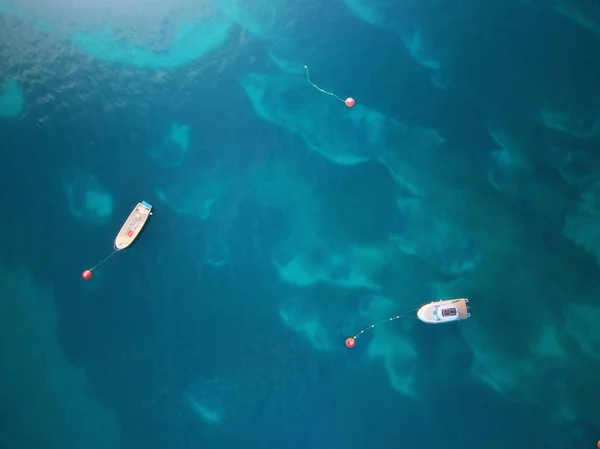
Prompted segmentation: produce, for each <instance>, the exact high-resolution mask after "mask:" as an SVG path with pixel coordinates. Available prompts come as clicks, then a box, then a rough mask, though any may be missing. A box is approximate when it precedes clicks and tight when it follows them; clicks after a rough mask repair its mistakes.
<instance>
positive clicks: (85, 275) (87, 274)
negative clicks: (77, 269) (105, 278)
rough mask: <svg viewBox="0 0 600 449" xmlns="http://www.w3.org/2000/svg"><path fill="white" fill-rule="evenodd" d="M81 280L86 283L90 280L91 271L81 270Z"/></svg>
mask: <svg viewBox="0 0 600 449" xmlns="http://www.w3.org/2000/svg"><path fill="white" fill-rule="evenodd" d="M81 278H82V279H84V280H86V281H89V280H90V279H92V270H83V273H81Z"/></svg>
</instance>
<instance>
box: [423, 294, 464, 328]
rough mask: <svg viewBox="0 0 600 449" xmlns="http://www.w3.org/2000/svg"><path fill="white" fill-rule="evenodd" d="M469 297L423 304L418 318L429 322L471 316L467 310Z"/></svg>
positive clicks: (447, 320) (462, 318)
mask: <svg viewBox="0 0 600 449" xmlns="http://www.w3.org/2000/svg"><path fill="white" fill-rule="evenodd" d="M468 302H469V300H468V299H467V298H458V299H442V300H440V301H433V302H430V303H428V304H425V305H423V306H421V308H420V309H419V311H418V312H417V318H419V319H420V320H421V321H423V322H424V323H428V324H441V323H448V322H450V321H460V320H466V319H467V318H469V317H470V316H471V314H470V313H469V312H468V310H467V303H468Z"/></svg>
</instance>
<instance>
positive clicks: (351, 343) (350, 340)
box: [346, 337, 356, 348]
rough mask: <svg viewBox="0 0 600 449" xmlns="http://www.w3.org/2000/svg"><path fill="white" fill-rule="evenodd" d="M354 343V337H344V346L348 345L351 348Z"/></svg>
mask: <svg viewBox="0 0 600 449" xmlns="http://www.w3.org/2000/svg"><path fill="white" fill-rule="evenodd" d="M355 344H356V340H355V339H354V338H352V337H348V338H346V346H348V347H349V348H353V347H354V345H355Z"/></svg>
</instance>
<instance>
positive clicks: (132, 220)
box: [114, 201, 152, 251]
mask: <svg viewBox="0 0 600 449" xmlns="http://www.w3.org/2000/svg"><path fill="white" fill-rule="evenodd" d="M150 215H152V206H151V205H150V204H148V203H146V202H145V201H142V202H141V203H138V204H137V206H135V207H134V208H133V210H132V211H131V213H130V214H129V217H127V220H125V223H124V224H123V226H122V227H121V230H120V231H119V233H118V234H117V236H116V237H115V242H114V248H115V250H116V251H120V250H122V249H125V248H127V247H128V246H129V245H131V244H132V243H133V242H134V241H135V239H136V238H137V237H138V235H140V232H141V231H142V229H143V228H144V226H145V225H146V222H147V221H148V217H150Z"/></svg>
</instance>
